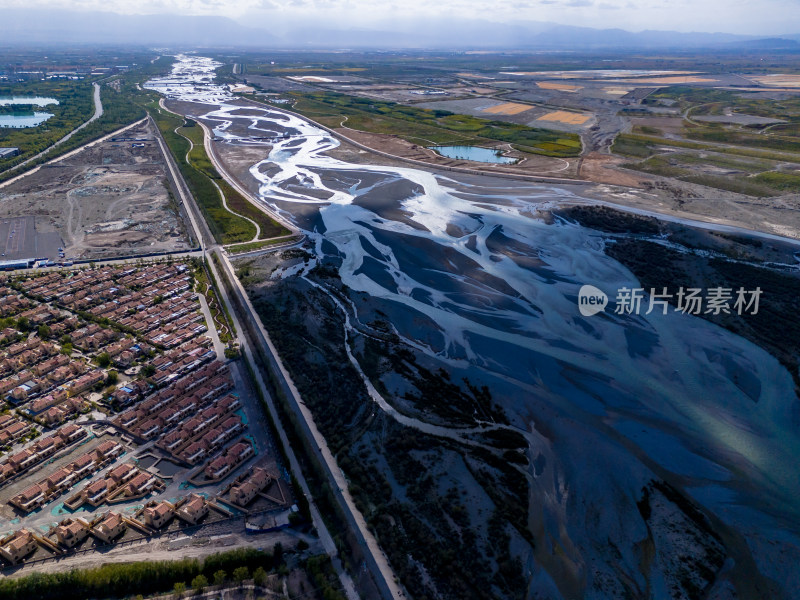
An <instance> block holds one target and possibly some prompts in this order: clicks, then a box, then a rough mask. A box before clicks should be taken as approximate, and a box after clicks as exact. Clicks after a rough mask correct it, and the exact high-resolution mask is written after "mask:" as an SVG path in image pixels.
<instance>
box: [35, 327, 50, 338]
mask: <svg viewBox="0 0 800 600" xmlns="http://www.w3.org/2000/svg"><path fill="white" fill-rule="evenodd" d="M38 333H39V337H40V338H42V339H47V338H49V337H50V335H51V334H52V331H50V328H49V327H48V326H47V325H45V324H42V325H39V332H38Z"/></svg>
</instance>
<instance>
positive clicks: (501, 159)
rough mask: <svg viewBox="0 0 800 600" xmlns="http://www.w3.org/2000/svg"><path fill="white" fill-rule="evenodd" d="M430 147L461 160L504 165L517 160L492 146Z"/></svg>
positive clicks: (448, 156)
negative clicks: (502, 153)
mask: <svg viewBox="0 0 800 600" xmlns="http://www.w3.org/2000/svg"><path fill="white" fill-rule="evenodd" d="M431 148H432V149H433V150H436V152H438V153H439V154H441V155H442V156H446V157H447V158H460V159H462V160H474V161H477V162H483V163H498V164H504V165H510V164H513V163H515V162H517V159H516V158H509V157H507V156H503V155H501V154H500V153H499V152H498V151H497V150H494V149H492V148H481V147H479V146H431Z"/></svg>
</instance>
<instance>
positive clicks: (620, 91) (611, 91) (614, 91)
mask: <svg viewBox="0 0 800 600" xmlns="http://www.w3.org/2000/svg"><path fill="white" fill-rule="evenodd" d="M632 89H633V88H616V87H607V88H603V91H604V92H605V93H606V94H608V95H609V96H624V95H625V94H627V93H628V92H630V91H631V90H632Z"/></svg>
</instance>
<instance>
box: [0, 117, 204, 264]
mask: <svg viewBox="0 0 800 600" xmlns="http://www.w3.org/2000/svg"><path fill="white" fill-rule="evenodd" d="M115 140H116V141H115ZM168 186H169V184H168V182H167V173H166V165H165V163H164V159H163V157H162V155H161V152H160V150H159V146H158V144H157V142H156V140H155V137H154V132H153V131H152V128H151V125H150V123H149V122H147V123H145V124H142V125H140V126H138V127H136V128H134V129H131V130H128V131H126V132H125V133H123V134H121V135H120V137H119V138H111V139H109V140H106V141H105V142H103V143H100V144H97V145H95V146H93V147H91V148H85V149H84V150H82V151H80V152H77V153H76V154H74V155H71V156H69V157H68V158H65V159H64V160H61V161H59V162H57V163H53V164H48V165H45V166H44V167H42V168H41V169H40V170H39V171H37V172H35V173H31V174H30V175H28V176H26V177H23V178H21V179H19V180H17V181H15V182H14V183H12V184H10V185H8V186H6V187H4V188H2V190H0V218H5V217H18V216H28V215H33V216H35V217H36V227H37V231H57V232H58V233H59V235H60V236H61V238H62V239H63V240H64V251H65V255H66V257H67V258H71V259H73V258H74V259H77V258H112V257H114V256H122V255H129V254H141V253H149V252H160V251H161V252H163V251H174V250H185V249H188V248H189V243H188V239H187V236H186V232H185V226H184V224H183V221H182V219H181V218H180V217H179V213H178V207H177V205H176V204H175V202H174V200H173V198H172V197H171V194H170V191H169V187H168Z"/></svg>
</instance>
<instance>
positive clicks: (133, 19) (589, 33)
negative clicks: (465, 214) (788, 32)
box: [0, 9, 800, 50]
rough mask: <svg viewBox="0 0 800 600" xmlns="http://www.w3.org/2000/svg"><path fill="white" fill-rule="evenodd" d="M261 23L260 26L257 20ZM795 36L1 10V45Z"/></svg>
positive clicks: (330, 44)
mask: <svg viewBox="0 0 800 600" xmlns="http://www.w3.org/2000/svg"><path fill="white" fill-rule="evenodd" d="M259 25H260V27H259ZM798 39H800V36H794V35H792V36H782V37H780V38H770V39H766V40H765V39H763V38H762V37H759V36H746V35H734V34H728V33H679V32H674V31H641V32H630V31H625V30H623V29H593V28H589V27H574V26H570V25H560V24H557V23H547V22H537V21H521V22H518V23H492V22H488V21H478V20H469V19H441V18H440V19H436V18H429V17H425V18H422V17H420V18H416V19H412V18H405V19H393V20H391V21H383V22H380V21H378V22H376V23H374V24H372V25H370V26H368V27H366V26H362V27H351V26H347V25H342V24H336V23H333V24H332V23H331V22H330V21H329V20H322V19H316V20H315V19H314V18H313V17H309V18H305V19H299V18H295V19H293V20H292V19H289V18H288V17H282V18H281V17H279V16H278V15H277V14H276V15H275V16H273V17H270V18H269V20H268V21H267V20H266V19H265V17H264V14H263V13H262V14H260V15H255V14H254V15H248V16H246V17H244V18H242V19H241V20H240V22H237V21H234V20H231V19H228V18H225V17H216V16H213V17H212V16H207V17H201V16H180V15H119V14H115V13H110V12H80V11H69V10H58V11H46V12H45V11H41V10H36V11H33V10H25V9H3V10H2V18H0V44H3V43H11V44H14V43H30V44H40V45H41V44H60V43H100V44H138V45H166V46H181V47H187V46H218V47H219V46H247V47H265V48H276V47H282V48H416V49H421V48H430V49H459V50H463V49H470V48H474V49H525V50H598V49H623V50H624V49H636V48H642V49H652V48H665V49H669V48H672V49H676V48H682V49H686V48H714V47H726V48H731V47H736V45H737V44H742V48H744V49H770V48H779V49H786V50H791V49H795V48H797V49H800V46H798V44H797V43H796V42H797V40H798Z"/></svg>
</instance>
